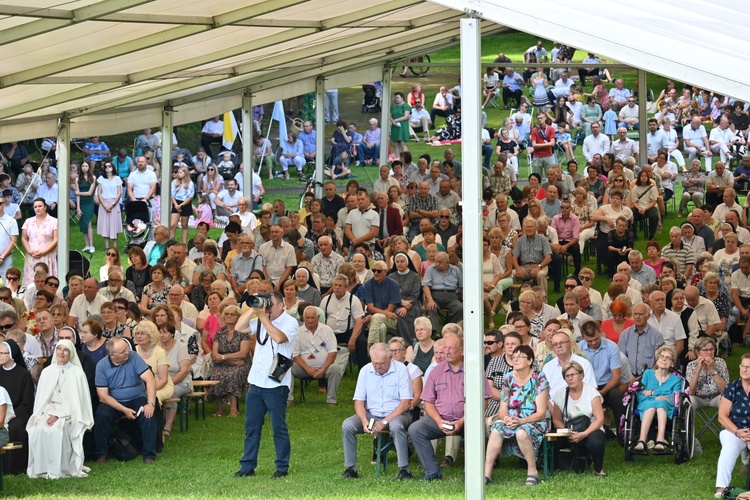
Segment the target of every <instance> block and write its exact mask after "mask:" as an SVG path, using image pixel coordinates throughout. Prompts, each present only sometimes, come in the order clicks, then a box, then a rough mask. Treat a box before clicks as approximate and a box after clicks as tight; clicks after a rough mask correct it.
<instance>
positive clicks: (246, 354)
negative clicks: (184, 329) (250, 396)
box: [209, 305, 252, 417]
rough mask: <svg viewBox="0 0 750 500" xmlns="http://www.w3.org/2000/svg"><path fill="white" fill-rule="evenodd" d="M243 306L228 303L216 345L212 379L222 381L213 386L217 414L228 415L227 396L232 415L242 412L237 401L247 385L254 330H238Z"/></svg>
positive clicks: (213, 353) (218, 415)
mask: <svg viewBox="0 0 750 500" xmlns="http://www.w3.org/2000/svg"><path fill="white" fill-rule="evenodd" d="M240 313H241V312H240V308H239V307H237V306H235V305H228V306H226V307H225V308H224V311H223V312H222V319H223V320H224V326H223V327H222V328H221V329H220V330H219V331H218V332H216V337H215V338H214V343H213V347H212V353H211V359H213V363H214V364H213V368H211V375H210V379H211V380H218V381H219V385H217V386H216V387H212V388H211V389H210V390H209V391H210V395H211V397H213V398H215V399H216V413H214V417H221V416H223V415H224V404H225V398H226V399H228V400H229V416H230V417H238V416H239V415H240V412H239V409H238V407H237V402H238V401H239V398H240V396H241V395H242V393H243V392H244V391H245V389H246V387H247V374H248V372H249V371H250V346H251V344H252V341H251V340H250V334H249V333H247V332H239V331H237V330H235V327H236V326H237V320H238V319H239V318H240Z"/></svg>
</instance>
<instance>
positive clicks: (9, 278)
mask: <svg viewBox="0 0 750 500" xmlns="http://www.w3.org/2000/svg"><path fill="white" fill-rule="evenodd" d="M5 279H7V280H8V281H18V276H6V277H5Z"/></svg>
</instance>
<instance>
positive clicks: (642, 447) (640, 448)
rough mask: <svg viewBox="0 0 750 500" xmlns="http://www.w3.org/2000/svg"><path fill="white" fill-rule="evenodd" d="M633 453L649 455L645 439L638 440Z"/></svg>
mask: <svg viewBox="0 0 750 500" xmlns="http://www.w3.org/2000/svg"><path fill="white" fill-rule="evenodd" d="M633 453H637V454H639V455H648V448H647V447H646V443H645V441H638V442H637V443H636V444H635V446H633Z"/></svg>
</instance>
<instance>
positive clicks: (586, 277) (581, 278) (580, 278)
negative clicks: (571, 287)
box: [578, 276, 591, 281]
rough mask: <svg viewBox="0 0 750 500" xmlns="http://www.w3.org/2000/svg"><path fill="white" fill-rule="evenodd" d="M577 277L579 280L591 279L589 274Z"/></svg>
mask: <svg viewBox="0 0 750 500" xmlns="http://www.w3.org/2000/svg"><path fill="white" fill-rule="evenodd" d="M578 279H579V280H581V281H591V277H590V276H579V277H578Z"/></svg>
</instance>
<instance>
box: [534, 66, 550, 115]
mask: <svg viewBox="0 0 750 500" xmlns="http://www.w3.org/2000/svg"><path fill="white" fill-rule="evenodd" d="M531 85H532V86H533V87H534V106H535V107H537V108H544V107H545V106H548V105H549V103H550V102H549V98H548V97H547V75H545V74H544V70H542V68H538V69H537V70H536V73H535V74H534V75H532V77H531Z"/></svg>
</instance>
